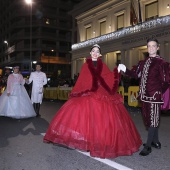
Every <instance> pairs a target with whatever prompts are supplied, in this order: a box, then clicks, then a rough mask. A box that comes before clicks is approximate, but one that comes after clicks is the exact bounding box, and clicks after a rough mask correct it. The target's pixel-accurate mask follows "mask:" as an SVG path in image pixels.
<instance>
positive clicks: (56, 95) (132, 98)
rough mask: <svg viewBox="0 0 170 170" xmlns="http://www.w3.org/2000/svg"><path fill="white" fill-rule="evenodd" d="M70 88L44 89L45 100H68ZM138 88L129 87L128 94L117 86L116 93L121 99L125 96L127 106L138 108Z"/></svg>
mask: <svg viewBox="0 0 170 170" xmlns="http://www.w3.org/2000/svg"><path fill="white" fill-rule="evenodd" d="M71 90H72V87H46V88H45V90H44V98H45V99H53V100H56V99H58V100H68V96H69V93H70V92H71ZM138 91H139V86H129V88H128V92H125V91H124V87H123V86H119V88H118V93H119V94H121V95H122V97H123V99H124V97H125V96H127V98H128V105H129V106H133V107H140V106H141V104H140V102H139V101H138V100H137V97H138Z"/></svg>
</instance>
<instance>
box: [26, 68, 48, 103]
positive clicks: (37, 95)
mask: <svg viewBox="0 0 170 170" xmlns="http://www.w3.org/2000/svg"><path fill="white" fill-rule="evenodd" d="M31 82H33V85H32V93H31V101H32V103H40V104H41V103H42V99H43V86H44V85H46V84H47V76H46V74H45V73H43V72H41V71H35V72H32V73H31V75H30V78H29V82H28V84H30V83H31Z"/></svg>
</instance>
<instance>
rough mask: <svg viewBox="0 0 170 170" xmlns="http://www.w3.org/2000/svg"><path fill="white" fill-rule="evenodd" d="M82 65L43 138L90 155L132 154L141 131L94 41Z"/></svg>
mask: <svg viewBox="0 0 170 170" xmlns="http://www.w3.org/2000/svg"><path fill="white" fill-rule="evenodd" d="M90 54H91V57H89V58H87V59H86V63H84V65H83V66H82V69H81V72H80V75H79V77H78V80H77V82H76V84H75V86H74V88H73V90H72V92H71V94H70V99H69V100H68V101H67V102H66V103H65V104H64V105H63V106H62V107H61V108H60V110H59V111H58V112H57V114H56V115H55V117H54V118H53V120H52V122H51V123H50V126H49V128H48V130H47V132H46V135H45V137H44V142H47V143H48V142H52V143H57V144H61V145H64V146H67V147H70V148H75V149H80V150H83V151H88V152H90V155H91V156H93V157H100V158H115V157H117V156H122V155H131V154H133V153H134V152H136V151H138V149H139V147H140V145H141V144H142V141H141V138H140V135H139V133H138V131H137V129H136V127H135V125H134V123H133V121H132V119H131V117H130V116H129V113H128V112H127V110H126V108H125V107H124V105H123V103H122V102H123V99H122V96H121V95H120V94H118V93H117V89H118V84H119V77H120V75H119V74H118V71H117V68H115V69H114V71H113V72H111V71H110V70H109V68H108V67H107V66H106V65H105V64H104V63H103V62H102V60H101V59H100V58H99V57H100V56H101V55H100V47H99V45H97V44H95V45H93V46H92V48H91V51H90Z"/></svg>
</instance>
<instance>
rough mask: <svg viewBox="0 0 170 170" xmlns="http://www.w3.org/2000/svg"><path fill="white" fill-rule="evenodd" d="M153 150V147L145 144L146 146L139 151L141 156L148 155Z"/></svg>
mask: <svg viewBox="0 0 170 170" xmlns="http://www.w3.org/2000/svg"><path fill="white" fill-rule="evenodd" d="M151 152H152V149H151V147H149V146H146V145H145V147H144V148H143V150H142V151H141V152H140V153H139V155H141V156H147V155H149V154H150V153H151Z"/></svg>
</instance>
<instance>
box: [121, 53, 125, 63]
mask: <svg viewBox="0 0 170 170" xmlns="http://www.w3.org/2000/svg"><path fill="white" fill-rule="evenodd" d="M121 63H122V64H126V63H125V50H121Z"/></svg>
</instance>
